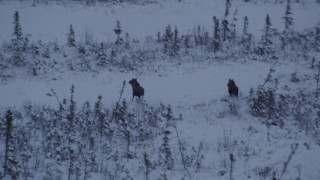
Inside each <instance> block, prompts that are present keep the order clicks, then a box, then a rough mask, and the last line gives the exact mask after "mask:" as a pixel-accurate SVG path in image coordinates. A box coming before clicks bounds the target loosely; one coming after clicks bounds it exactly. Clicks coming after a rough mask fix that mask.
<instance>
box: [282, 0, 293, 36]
mask: <svg viewBox="0 0 320 180" xmlns="http://www.w3.org/2000/svg"><path fill="white" fill-rule="evenodd" d="M283 19H284V25H285V26H284V32H285V33H289V32H291V31H292V30H293V29H292V28H293V27H292V26H293V17H292V12H291V1H290V0H287V6H286V12H285V16H284V17H283Z"/></svg>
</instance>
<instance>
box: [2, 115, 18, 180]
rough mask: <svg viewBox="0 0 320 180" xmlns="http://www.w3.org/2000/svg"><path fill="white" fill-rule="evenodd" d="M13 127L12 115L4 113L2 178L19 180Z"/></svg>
mask: <svg viewBox="0 0 320 180" xmlns="http://www.w3.org/2000/svg"><path fill="white" fill-rule="evenodd" d="M13 129H14V125H13V114H12V112H11V110H8V111H7V113H6V134H5V138H6V142H5V161H4V175H3V177H7V176H9V177H10V178H11V179H19V175H20V165H19V162H18V161H17V157H16V154H17V153H16V152H15V151H17V149H15V143H14V142H15V140H14V138H15V137H14V132H13Z"/></svg>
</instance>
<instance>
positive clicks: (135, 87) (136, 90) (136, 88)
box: [129, 78, 144, 100]
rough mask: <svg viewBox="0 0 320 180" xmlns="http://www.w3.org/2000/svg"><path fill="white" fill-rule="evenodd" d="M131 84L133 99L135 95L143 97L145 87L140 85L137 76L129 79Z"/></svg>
mask: <svg viewBox="0 0 320 180" xmlns="http://www.w3.org/2000/svg"><path fill="white" fill-rule="evenodd" d="M129 84H131V86H132V100H133V98H134V96H137V97H138V98H139V99H141V98H143V96H144V88H143V87H141V86H140V84H139V82H138V81H137V78H132V79H131V80H130V81H129Z"/></svg>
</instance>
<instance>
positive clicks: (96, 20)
mask: <svg viewBox="0 0 320 180" xmlns="http://www.w3.org/2000/svg"><path fill="white" fill-rule="evenodd" d="M232 4H233V5H232V7H231V10H230V18H232V17H233V13H234V11H235V8H238V13H239V14H238V16H237V19H238V21H237V28H238V31H239V32H241V31H242V26H243V19H244V16H248V18H249V22H250V24H249V32H250V33H253V34H254V35H255V36H258V35H260V34H261V29H262V28H263V25H264V20H265V17H266V14H269V15H270V18H271V23H272V25H273V26H274V27H278V29H279V30H283V29H284V27H283V19H282V17H283V16H284V9H285V4H263V5H259V4H258V5H256V4H249V3H244V2H242V1H234V2H232ZM224 7H225V3H224V1H221V0H201V1H192V0H185V1H183V2H181V3H179V2H176V1H167V2H165V3H160V4H150V5H148V6H137V5H132V4H121V5H115V6H111V7H110V6H105V5H99V6H89V7H84V6H83V5H77V4H74V5H72V6H71V7H70V6H62V5H60V6H50V5H36V6H35V7H33V6H30V4H28V3H23V4H20V3H18V4H17V2H11V3H2V4H1V5H0V32H1V33H0V40H1V41H9V40H10V37H11V35H12V31H13V28H12V26H11V25H12V22H13V14H14V11H19V13H20V16H21V25H22V27H23V32H24V33H25V34H29V35H30V36H31V37H30V39H31V40H33V41H37V40H39V39H41V40H42V41H51V42H52V41H55V40H57V41H58V42H60V43H65V42H66V34H67V32H68V30H69V25H70V24H72V25H73V27H74V29H75V32H76V37H84V34H85V33H86V32H89V33H92V34H93V35H94V39H95V40H100V41H102V40H104V41H112V40H114V38H115V36H114V32H113V29H114V28H115V25H116V22H117V20H119V21H120V23H121V25H122V27H123V30H124V32H128V33H129V35H130V36H131V37H132V38H135V39H138V40H140V41H143V40H145V38H146V37H148V36H155V35H156V34H157V33H158V32H159V31H160V32H163V31H164V29H165V27H166V26H167V25H168V24H171V25H172V26H177V27H178V29H179V30H180V33H181V34H185V33H187V32H193V30H194V28H196V27H197V26H198V25H200V26H201V27H204V28H205V29H206V30H207V31H209V32H211V29H212V27H213V23H212V22H213V20H212V18H213V16H216V17H217V18H218V19H223V14H224V9H225V8H224ZM292 12H294V15H295V30H298V31H301V30H304V29H306V28H309V27H313V26H314V25H315V24H317V23H318V22H319V19H320V11H319V5H317V4H315V3H314V2H313V3H311V2H310V3H309V4H308V6H307V5H303V4H293V5H292ZM230 20H231V19H230Z"/></svg>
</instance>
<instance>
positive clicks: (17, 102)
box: [0, 0, 320, 180]
mask: <svg viewBox="0 0 320 180" xmlns="http://www.w3.org/2000/svg"><path fill="white" fill-rule="evenodd" d="M233 3H234V4H235V5H233V7H232V8H233V10H234V7H237V8H238V12H239V15H238V16H239V17H238V26H237V27H238V29H239V31H241V27H242V25H241V24H242V19H243V17H244V16H246V15H247V16H248V17H249V22H250V25H249V27H250V28H249V32H251V33H253V34H254V35H255V36H257V37H259V35H260V33H261V29H262V27H263V24H264V18H265V15H266V14H270V17H271V22H272V24H273V27H278V29H279V30H281V29H282V24H283V19H282V18H281V17H282V16H283V14H284V13H283V12H284V8H285V4H281V5H279V4H265V5H261V4H246V3H244V2H242V1H241V2H240V1H236V2H233ZM222 7H224V2H223V1H218V0H215V1H212V0H199V1H191V0H185V1H182V3H178V2H171V1H170V2H169V1H168V2H165V3H161V4H150V5H147V6H137V5H132V4H122V5H115V6H90V7H83V6H81V5H75V6H72V7H70V6H62V5H52V6H48V5H37V6H35V7H32V6H30V5H28V4H27V3H17V2H12V3H0V32H1V33H0V42H4V41H9V40H10V39H11V34H12V29H13V27H12V21H13V20H12V19H13V13H14V11H16V10H18V11H19V12H20V17H21V24H22V28H23V32H24V33H25V34H30V39H31V40H34V41H37V40H40V39H41V40H42V41H56V40H57V41H58V42H62V43H64V42H65V41H66V34H67V31H68V27H69V25H70V24H72V25H73V27H74V29H75V31H76V33H77V37H84V34H85V31H86V30H87V31H89V32H92V33H93V35H94V38H95V39H97V40H100V41H102V40H105V41H112V40H113V39H114V38H115V35H114V33H113V28H114V27H115V23H116V21H117V20H120V22H121V25H122V26H123V29H124V31H126V32H129V33H130V36H131V37H132V38H137V39H139V40H141V41H143V40H144V39H145V38H146V37H148V36H155V35H156V33H157V32H158V31H163V30H164V28H165V27H166V26H167V25H168V24H172V25H177V26H178V28H179V30H181V33H182V34H183V33H187V32H192V31H193V28H195V27H196V26H197V25H201V26H203V27H205V28H206V29H207V30H210V29H211V28H212V17H213V16H214V15H216V16H217V17H218V18H222V16H221V15H222V14H223V11H224V8H222ZM319 9H320V6H319V5H317V4H314V3H311V2H310V3H309V4H305V5H301V4H294V5H293V8H292V11H293V12H294V17H295V26H294V27H295V30H298V31H302V30H304V29H306V28H309V27H313V26H314V25H315V24H317V23H318V22H319V19H320V11H319ZM233 10H232V11H231V14H232V13H233ZM160 64H161V69H160V70H159V71H157V72H155V71H151V70H148V69H146V70H144V71H143V72H139V73H138V72H119V71H115V70H112V71H110V70H105V71H101V72H99V73H81V72H63V73H61V74H59V77H58V78H55V79H50V78H43V79H41V78H32V77H25V78H18V79H14V80H12V81H7V82H0V100H1V101H0V110H1V112H5V110H6V109H7V108H9V107H16V108H17V109H20V108H22V106H23V104H25V103H28V102H32V103H34V104H45V105H50V106H53V107H58V102H57V100H56V99H55V97H50V96H48V95H47V93H51V91H52V90H54V91H55V92H56V93H57V97H58V98H59V99H60V100H62V99H64V98H65V99H69V98H70V97H69V96H70V88H71V86H72V85H74V86H75V94H74V96H75V97H74V98H75V101H76V102H77V104H79V105H82V104H83V103H84V102H86V101H89V102H91V103H94V102H96V100H97V98H98V96H99V95H101V96H102V102H103V104H104V105H105V106H109V107H111V106H113V105H114V104H115V103H116V102H117V101H118V99H119V96H120V91H121V88H122V82H123V81H126V82H128V81H129V80H130V79H131V78H138V81H139V82H140V84H141V85H142V86H143V87H144V88H145V97H144V100H145V102H146V103H147V104H149V105H151V106H155V107H157V106H159V104H160V103H162V104H170V106H171V107H172V109H173V112H174V113H175V115H176V116H178V114H181V115H182V117H183V121H181V122H178V123H177V129H178V132H179V133H180V136H181V139H183V141H185V142H187V144H188V145H190V146H194V147H196V148H197V147H198V146H199V143H200V142H202V143H203V151H202V154H203V155H204V160H203V163H202V167H201V168H200V170H199V172H198V173H193V174H192V175H191V177H192V178H191V179H199V180H200V179H201V180H206V179H221V180H222V179H229V175H228V173H229V172H226V175H224V176H221V175H220V174H219V173H220V170H221V169H222V168H221V167H222V166H223V162H224V159H223V158H227V159H228V158H229V153H234V154H236V157H237V158H238V157H239V158H243V159H236V161H235V164H234V168H235V169H234V174H233V176H234V177H235V179H259V178H260V179H262V177H261V176H259V175H257V174H255V170H256V171H259V170H261V169H262V168H265V167H267V166H268V167H272V168H274V169H273V170H276V169H278V170H281V169H282V168H283V163H284V162H285V161H286V160H287V159H288V156H289V154H290V150H291V147H290V146H291V145H292V144H294V143H298V144H299V147H298V149H297V152H296V153H295V155H294V156H293V159H292V160H291V162H290V164H289V167H288V170H287V172H286V174H284V175H283V179H288V180H289V179H294V178H296V177H298V170H297V169H298V168H299V167H301V169H302V170H301V179H308V180H317V179H320V156H319V152H320V147H319V145H317V144H316V143H315V142H314V141H313V139H312V138H311V136H310V135H306V134H305V132H303V131H301V130H299V129H298V128H297V127H296V125H295V124H294V123H288V124H286V125H287V127H285V128H283V129H281V128H278V127H273V126H271V127H270V129H269V133H270V136H271V137H270V139H271V140H270V141H268V140H267V134H268V130H267V128H266V125H264V124H262V123H261V121H260V119H259V118H253V117H252V116H251V115H250V114H249V112H248V107H247V106H248V105H247V103H246V100H247V99H246V98H247V97H248V95H249V90H250V88H253V89H256V88H257V87H258V86H259V85H262V84H263V83H264V81H265V79H266V77H267V74H268V72H269V70H270V68H271V67H272V64H271V63H265V62H259V61H246V62H242V61H235V62H233V61H225V62H223V61H212V62H206V63H197V62H187V63H182V64H174V63H169V62H160ZM275 69H276V73H275V77H277V78H278V79H279V82H280V84H281V88H283V91H284V92H287V90H285V89H284V86H285V85H286V84H288V85H289V86H290V87H291V91H293V93H295V92H298V91H299V90H303V89H308V88H309V89H313V88H314V89H315V88H316V86H315V85H314V84H313V83H314V81H311V80H310V81H308V80H306V82H305V83H304V84H302V85H301V84H294V83H291V82H290V75H291V74H292V73H293V72H298V74H299V75H300V76H299V77H303V75H304V74H308V73H310V72H309V71H311V70H309V71H308V70H307V68H306V67H304V65H301V64H299V63H290V62H283V63H278V64H277V65H276V66H275ZM228 79H234V80H235V81H236V83H237V85H238V86H239V88H240V97H239V100H234V99H230V98H229V97H228V92H227V82H228ZM131 93H132V90H131V87H130V85H129V84H128V83H126V86H125V89H124V93H123V96H122V99H127V100H128V102H129V106H130V107H131V108H135V105H136V104H137V102H136V100H133V101H132V100H131V98H132V94H131ZM226 101H234V102H235V103H237V105H238V107H239V109H238V111H239V114H238V115H232V114H230V112H229V108H228V103H227V102H226ZM1 115H2V114H1ZM251 128H254V129H255V130H256V131H254V130H252V129H251ZM173 134H174V133H173ZM172 137H173V136H172ZM225 138H226V139H228V140H230V142H231V143H232V142H236V144H237V145H236V146H235V147H233V148H234V149H232V150H224V149H223V148H222V147H221V145H219V142H221V141H223V140H224V139H225ZM173 139H174V140H173V142H171V143H172V144H174V145H173V154H174V158H175V160H176V164H179V163H180V162H179V161H181V160H180V154H179V149H178V145H177V144H178V142H177V139H176V138H173ZM155 143H158V142H155ZM305 144H308V145H309V146H310V147H309V148H307V146H306V145H305ZM230 146H231V145H230ZM130 148H132V149H134V147H130ZM132 151H134V150H132ZM246 153H248V154H249V155H248V154H246ZM245 154H246V155H245ZM246 157H247V158H248V159H245V158H246ZM53 163H54V162H53ZM56 166H58V165H56ZM59 166H60V165H59ZM179 168H181V169H177V170H176V171H175V172H178V173H172V174H171V177H172V179H181V176H180V175H181V174H183V172H182V171H183V169H182V167H181V166H179ZM132 169H137V167H136V166H135V165H132ZM64 173H65V172H64ZM153 173H154V174H157V173H158V172H153ZM256 173H257V172H256ZM39 176H40V175H39ZM133 176H135V177H136V179H139V178H142V177H143V173H142V172H136V174H133ZM93 177H94V178H98V177H100V176H99V175H96V176H95V175H93ZM249 177H250V178H249ZM94 178H92V179H94ZM156 178H158V177H156ZM151 179H152V178H151Z"/></svg>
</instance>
